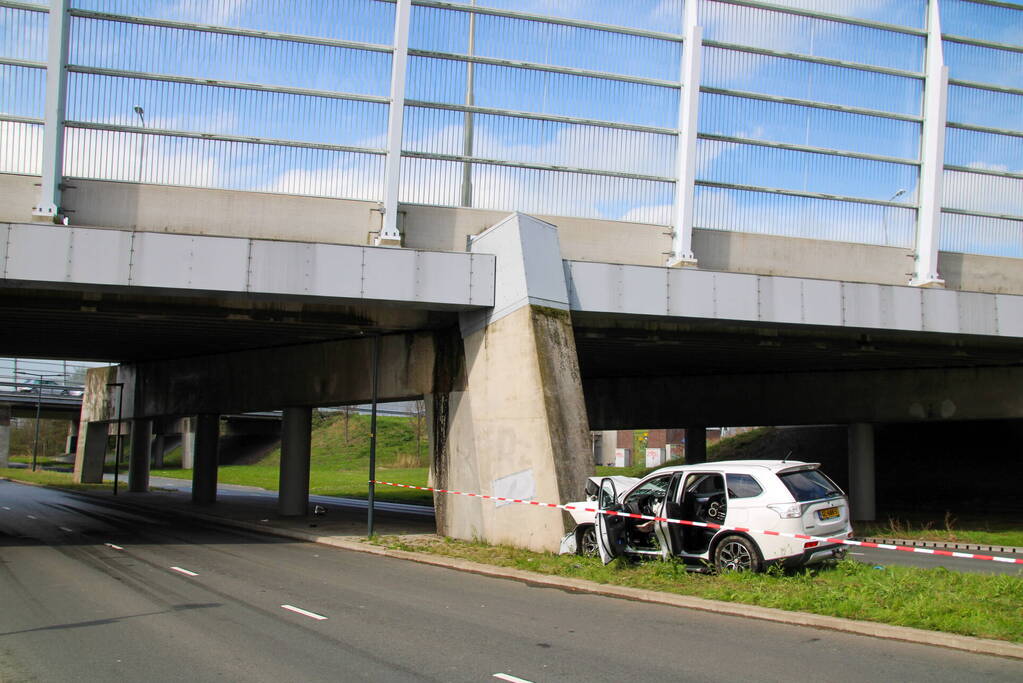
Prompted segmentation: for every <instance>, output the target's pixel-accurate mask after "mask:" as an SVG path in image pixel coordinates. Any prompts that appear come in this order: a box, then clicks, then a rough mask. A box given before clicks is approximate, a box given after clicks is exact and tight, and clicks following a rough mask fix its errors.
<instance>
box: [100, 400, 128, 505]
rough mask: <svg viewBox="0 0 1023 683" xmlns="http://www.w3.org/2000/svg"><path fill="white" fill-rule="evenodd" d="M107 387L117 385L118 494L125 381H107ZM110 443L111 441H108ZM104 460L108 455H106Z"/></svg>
mask: <svg viewBox="0 0 1023 683" xmlns="http://www.w3.org/2000/svg"><path fill="white" fill-rule="evenodd" d="M107 387H117V389H118V395H117V441H116V442H115V446H114V495H115V496H116V495H117V479H118V475H119V474H120V472H121V430H122V428H123V427H122V424H121V405H122V403H123V402H124V382H107ZM108 443H109V442H108ZM104 460H106V457H105V456H104Z"/></svg>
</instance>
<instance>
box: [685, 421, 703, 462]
mask: <svg viewBox="0 0 1023 683" xmlns="http://www.w3.org/2000/svg"><path fill="white" fill-rule="evenodd" d="M698 462H707V427H706V426H704V425H696V426H694V427H686V464H687V465H689V464H692V463H698Z"/></svg>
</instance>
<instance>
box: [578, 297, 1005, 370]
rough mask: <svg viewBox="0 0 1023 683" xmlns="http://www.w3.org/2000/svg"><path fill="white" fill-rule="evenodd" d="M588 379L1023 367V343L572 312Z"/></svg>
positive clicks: (992, 338)
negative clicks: (628, 317)
mask: <svg viewBox="0 0 1023 683" xmlns="http://www.w3.org/2000/svg"><path fill="white" fill-rule="evenodd" d="M573 322H574V327H575V339H576V347H577V349H578V353H579V366H580V370H581V372H582V375H583V378H584V379H591V378H600V377H653V376H707V375H717V374H746V373H757V374H763V373H791V372H821V371H861V370H886V369H902V368H906V369H910V368H961V367H991V366H1019V365H1023V340H1020V339H1015V338H994V337H981V336H970V335H949V334H933V333H932V334H927V333H908V332H898V331H879V330H856V329H849V328H840V329H838V328H823V327H807V326H795V325H791V326H766V325H758V324H752V323H749V324H727V323H724V322H721V321H717V322H710V321H706V322H704V321H678V320H666V319H656V318H639V319H637V318H633V319H631V320H628V319H624V318H610V317H607V316H601V315H593V314H581V313H573Z"/></svg>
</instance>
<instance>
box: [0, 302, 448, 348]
mask: <svg viewBox="0 0 1023 683" xmlns="http://www.w3.org/2000/svg"><path fill="white" fill-rule="evenodd" d="M0 318H2V319H3V321H4V335H3V339H2V341H0V354H3V355H6V356H17V357H26V358H27V357H37V358H68V359H71V358H74V359H80V360H104V361H107V360H109V361H118V362H138V361H147V360H159V359H165V358H181V357H188V356H197V355H204V354H211V353H225V352H230V351H242V350H248V349H259V348H270V347H279V346H292V345H297V344H311V343H318V342H325V341H335V340H341V339H350V338H358V337H362V336H365V335H366V334H369V333H371V334H389V333H397V332H404V331H408V330H421V329H435V328H440V327H449V326H454V325H456V324H457V314H455V313H453V312H448V311H426V310H414V309H408V308H398V307H394V306H386V305H373V304H365V303H362V304H355V303H352V302H335V303H325V302H322V301H321V302H316V303H312V302H308V301H301V300H288V299H286V298H285V299H282V298H281V297H278V298H277V300H276V301H272V300H269V299H261V298H259V297H256V296H251V295H239V296H235V297H218V296H212V295H211V296H208V297H184V296H157V295H140V294H137V293H132V294H128V293H117V292H106V293H102V294H100V293H96V292H91V293H85V292H79V291H73V290H64V291H58V290H37V289H33V290H29V289H21V288H0Z"/></svg>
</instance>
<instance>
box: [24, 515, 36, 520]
mask: <svg viewBox="0 0 1023 683" xmlns="http://www.w3.org/2000/svg"><path fill="white" fill-rule="evenodd" d="M25 516H26V517H28V518H29V519H39V518H38V517H36V516H35V515H25Z"/></svg>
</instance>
